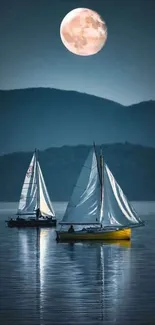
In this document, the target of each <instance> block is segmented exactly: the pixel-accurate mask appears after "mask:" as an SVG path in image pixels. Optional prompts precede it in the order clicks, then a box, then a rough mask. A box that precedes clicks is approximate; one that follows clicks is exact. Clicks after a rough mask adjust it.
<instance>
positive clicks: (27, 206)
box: [17, 154, 37, 215]
mask: <svg viewBox="0 0 155 325" xmlns="http://www.w3.org/2000/svg"><path fill="white" fill-rule="evenodd" d="M36 207H37V182H36V156H35V154H34V155H33V157H32V160H31V162H30V165H29V168H28V170H27V172H26V176H25V180H24V184H23V187H22V191H21V197H20V201H19V206H18V210H17V214H23V215H24V214H25V215H28V214H35V209H36Z"/></svg>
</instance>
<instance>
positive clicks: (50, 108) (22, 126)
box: [0, 88, 155, 154]
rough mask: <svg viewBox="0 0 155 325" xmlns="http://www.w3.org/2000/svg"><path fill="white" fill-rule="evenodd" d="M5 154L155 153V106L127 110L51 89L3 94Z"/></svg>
mask: <svg viewBox="0 0 155 325" xmlns="http://www.w3.org/2000/svg"><path fill="white" fill-rule="evenodd" d="M0 107H1V118H0V154H3V153H9V152H14V151H30V150H33V149H34V148H35V147H39V148H40V149H41V150H43V149H46V148H49V147H61V146H63V145H72V146H76V145H79V144H81V143H82V144H86V145H91V143H92V142H93V141H94V140H95V141H96V143H97V144H100V143H109V144H110V143H111V144H112V143H116V142H119V143H124V142H125V141H128V142H130V143H133V144H141V145H144V146H152V147H153V146H154V147H155V127H154V125H155V102H154V101H148V102H142V103H139V104H136V105H132V106H127V107H126V106H123V105H120V104H118V103H115V102H113V101H110V100H107V99H103V98H99V97H95V96H92V95H87V94H82V93H78V92H75V91H64V90H57V89H49V88H32V89H21V90H8V91H0Z"/></svg>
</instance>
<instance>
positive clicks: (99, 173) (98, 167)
mask: <svg viewBox="0 0 155 325" xmlns="http://www.w3.org/2000/svg"><path fill="white" fill-rule="evenodd" d="M93 147H94V152H95V155H96V161H97V169H98V175H99V179H100V184H101V186H102V180H101V172H100V165H99V162H98V157H97V151H96V145H95V142H93Z"/></svg>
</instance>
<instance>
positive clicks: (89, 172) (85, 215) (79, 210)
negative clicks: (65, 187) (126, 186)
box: [61, 149, 101, 224]
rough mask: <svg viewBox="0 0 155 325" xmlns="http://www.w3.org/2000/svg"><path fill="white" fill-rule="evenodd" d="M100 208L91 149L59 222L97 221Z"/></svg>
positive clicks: (96, 176) (95, 161)
mask: <svg viewBox="0 0 155 325" xmlns="http://www.w3.org/2000/svg"><path fill="white" fill-rule="evenodd" d="M100 210H101V190H100V180H99V175H98V168H97V160H96V155H95V152H94V150H93V149H92V150H91V151H90V154H89V155H88V158H87V159H86V162H85V164H84V166H83V168H82V170H81V173H80V176H79V178H78V181H77V183H76V186H75V187H74V190H73V194H72V196H71V199H70V202H69V203H68V206H67V209H66V212H65V215H64V217H63V219H62V222H61V223H72V224H74V223H79V224H81V223H82V224H86V223H92V224H93V223H99V222H100Z"/></svg>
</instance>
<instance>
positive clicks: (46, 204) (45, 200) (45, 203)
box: [37, 162, 55, 217]
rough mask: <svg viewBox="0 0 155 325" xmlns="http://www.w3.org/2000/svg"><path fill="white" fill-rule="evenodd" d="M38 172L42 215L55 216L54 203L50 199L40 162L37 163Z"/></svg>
mask: <svg viewBox="0 0 155 325" xmlns="http://www.w3.org/2000/svg"><path fill="white" fill-rule="evenodd" d="M37 172H38V187H39V189H38V191H39V193H38V198H39V208H40V212H41V215H42V216H52V217H54V216H55V213H54V209H53V206H52V203H51V201H50V198H49V195H48V192H47V188H46V185H45V181H44V178H43V174H42V171H41V168H40V164H39V162H38V163H37Z"/></svg>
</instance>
